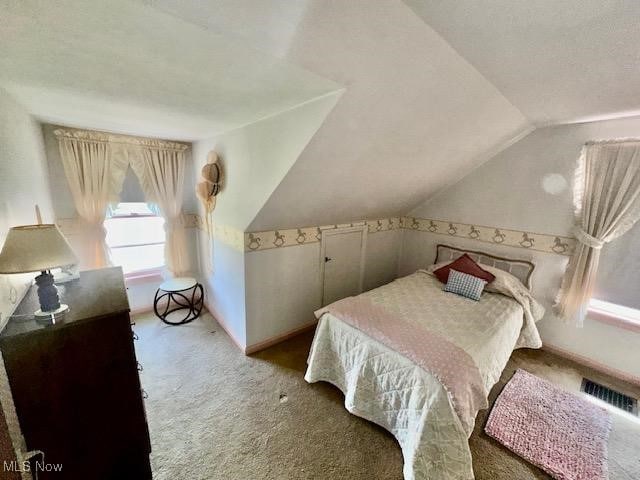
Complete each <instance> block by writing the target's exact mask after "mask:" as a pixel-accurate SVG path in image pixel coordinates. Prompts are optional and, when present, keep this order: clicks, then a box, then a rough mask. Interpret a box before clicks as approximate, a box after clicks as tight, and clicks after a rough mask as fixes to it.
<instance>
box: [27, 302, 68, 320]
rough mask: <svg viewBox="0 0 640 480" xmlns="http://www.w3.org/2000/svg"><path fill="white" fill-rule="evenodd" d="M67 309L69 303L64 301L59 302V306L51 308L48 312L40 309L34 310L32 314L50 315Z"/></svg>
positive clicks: (39, 315) (37, 315) (38, 315)
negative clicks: (66, 303)
mask: <svg viewBox="0 0 640 480" xmlns="http://www.w3.org/2000/svg"><path fill="white" fill-rule="evenodd" d="M67 310H69V305H65V304H64V303H61V304H60V307H59V308H56V309H55V310H52V311H50V312H43V311H42V310H36V311H35V312H34V313H33V314H34V315H35V316H36V317H50V316H51V315H54V316H55V315H59V314H61V313H62V312H66V311H67Z"/></svg>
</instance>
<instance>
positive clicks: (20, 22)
mask: <svg viewBox="0 0 640 480" xmlns="http://www.w3.org/2000/svg"><path fill="white" fill-rule="evenodd" d="M0 11H2V14H1V15H0V44H1V45H2V48H1V49H0V84H2V85H3V86H4V87H5V88H6V89H7V90H8V91H9V92H10V93H11V94H13V96H15V97H16V98H17V99H18V101H20V103H22V104H23V105H25V106H26V107H27V109H28V110H29V111H30V112H31V113H32V114H34V115H35V116H36V117H38V118H39V119H41V120H44V121H47V122H50V123H61V124H65V125H70V126H77V127H83V128H95V129H99V130H108V131H116V132H123V133H130V134H137V135H149V136H156V137H165V138H172V139H178V140H194V139H198V138H205V137H210V136H212V135H215V134H218V133H221V132H223V131H226V130H229V129H233V128H238V127H240V126H242V125H246V124H249V123H253V122H255V121H257V120H259V119H261V118H264V117H267V116H270V115H273V114H276V113H278V112H280V111H284V110H288V109H290V108H292V107H294V106H295V105H298V104H300V103H303V102H306V101H309V100H311V99H313V98H317V97H321V96H323V95H326V94H327V93H329V92H332V91H336V90H338V89H340V86H339V85H337V84H336V83H334V82H331V81H329V80H327V79H324V78H321V77H319V76H317V75H315V74H312V73H310V72H308V71H304V70H303V69H301V68H299V67H297V66H295V65H291V64H290V63H287V62H284V61H282V60H279V59H277V58H275V57H273V56H270V55H268V54H266V53H264V52H258V51H256V50H254V49H251V48H249V47H247V46H245V45H241V44H239V42H237V41H236V42H233V41H230V40H229V39H228V38H226V37H224V36H222V35H220V34H219V33H216V32H212V31H207V30H205V29H203V28H201V27H198V26H196V25H193V24H192V23H189V22H185V21H182V20H180V19H177V18H176V17H174V16H170V15H167V14H165V13H163V12H161V11H159V10H157V9H154V8H151V7H149V6H148V5H144V4H142V3H138V2H132V1H125V0H110V1H109V2H96V1H92V2H86V1H81V0H61V1H56V2H47V1H12V0H0Z"/></svg>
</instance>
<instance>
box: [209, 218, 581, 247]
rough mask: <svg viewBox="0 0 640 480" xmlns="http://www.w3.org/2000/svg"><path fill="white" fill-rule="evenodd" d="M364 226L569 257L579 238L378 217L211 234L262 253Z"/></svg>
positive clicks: (218, 229) (218, 230)
mask: <svg viewBox="0 0 640 480" xmlns="http://www.w3.org/2000/svg"><path fill="white" fill-rule="evenodd" d="M361 225H366V226H367V230H368V233H369V234H374V233H377V232H388V231H390V230H414V231H418V232H426V233H433V234H437V235H445V236H449V237H456V238H465V239H467V240H474V241H477V242H483V243H491V244H494V245H506V246H508V247H515V248H522V249H525V250H535V251H538V252H545V253H554V254H557V255H566V256H570V255H572V254H573V252H574V250H575V247H576V239H575V238H572V237H564V236H560V235H549V234H545V233H534V232H529V231H524V230H511V229H508V228H498V227H488V226H485V225H473V224H468V223H459V222H449V221H445V220H432V219H428V218H416V217H390V218H379V219H375V220H360V221H356V222H351V223H340V224H332V225H321V226H315V227H301V228H286V229H278V230H266V231H261V232H244V233H243V232H241V231H240V230H237V229H235V228H233V227H229V226H226V225H218V224H215V225H214V226H213V228H214V232H209V234H210V235H211V234H213V237H214V238H216V239H219V240H220V241H222V242H224V243H226V244H229V245H231V246H232V247H234V248H236V249H238V250H244V251H245V252H259V251H262V250H271V249H275V248H285V247H296V246H300V245H309V244H313V243H319V242H320V240H321V239H322V232H323V231H325V230H332V229H338V228H348V227H357V226H361ZM197 227H198V228H200V229H201V230H203V231H205V232H206V231H207V228H206V224H205V223H204V221H203V219H202V218H201V217H197Z"/></svg>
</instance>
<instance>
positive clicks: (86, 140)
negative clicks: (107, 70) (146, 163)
mask: <svg viewBox="0 0 640 480" xmlns="http://www.w3.org/2000/svg"><path fill="white" fill-rule="evenodd" d="M55 133H56V136H57V137H58V146H59V148H60V157H61V159H62V165H63V167H64V172H65V176H66V177H67V182H68V183H69V189H70V190H71V195H72V197H73V202H74V205H75V207H76V210H77V212H78V215H79V216H80V218H81V220H82V223H83V226H82V232H83V235H84V238H83V242H82V249H83V251H82V253H81V255H80V268H81V269H90V268H101V267H106V266H109V265H110V263H111V262H110V255H109V248H108V247H107V244H106V242H105V237H106V232H105V229H104V220H105V216H106V214H107V207H108V205H109V202H110V201H111V200H113V199H115V198H117V195H118V193H119V192H120V188H121V187H122V182H123V180H124V175H125V172H126V169H127V163H126V160H125V159H124V158H123V157H122V156H120V155H112V147H111V144H110V143H109V142H108V141H107V140H106V139H101V138H100V136H98V135H91V134H88V133H85V132H67V131H60V130H58V131H56V132H55Z"/></svg>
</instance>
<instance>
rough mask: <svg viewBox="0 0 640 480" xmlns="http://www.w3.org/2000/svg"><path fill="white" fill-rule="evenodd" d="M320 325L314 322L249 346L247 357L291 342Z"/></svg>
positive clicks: (316, 321)
mask: <svg viewBox="0 0 640 480" xmlns="http://www.w3.org/2000/svg"><path fill="white" fill-rule="evenodd" d="M317 324H318V320H313V321H312V322H309V323H305V324H304V325H302V326H301V327H296V328H294V329H293V330H289V331H288V332H285V333H282V334H280V335H276V336H274V337H271V338H267V339H266V340H263V341H261V342H258V343H254V344H253V345H249V346H247V347H246V348H245V349H244V353H245V355H251V354H253V353H256V352H259V351H260V350H264V349H265V348H269V347H272V346H274V345H276V344H278V343H281V342H284V341H285V340H289V339H290V338H293V337H296V336H298V335H300V334H302V333H304V332H307V331H309V330H311V329H312V328H315V326H316V325H317Z"/></svg>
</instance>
